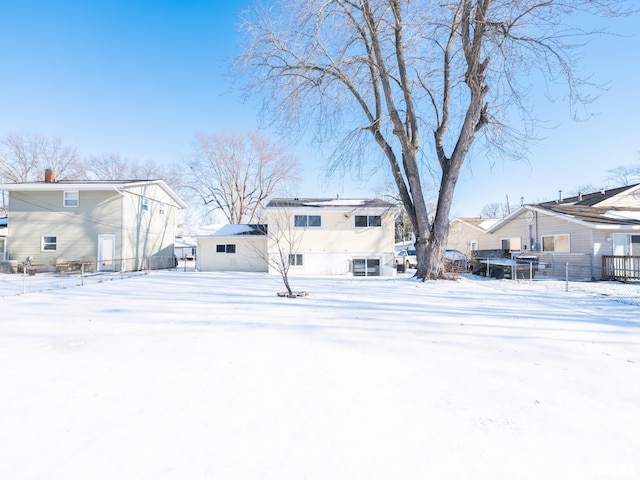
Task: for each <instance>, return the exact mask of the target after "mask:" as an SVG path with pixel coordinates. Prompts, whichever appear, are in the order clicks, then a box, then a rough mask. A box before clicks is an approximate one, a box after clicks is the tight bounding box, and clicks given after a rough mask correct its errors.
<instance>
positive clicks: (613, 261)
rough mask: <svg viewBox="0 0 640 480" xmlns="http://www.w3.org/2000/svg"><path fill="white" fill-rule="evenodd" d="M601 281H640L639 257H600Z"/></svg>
mask: <svg viewBox="0 0 640 480" xmlns="http://www.w3.org/2000/svg"><path fill="white" fill-rule="evenodd" d="M602 277H603V278H602V279H603V280H620V281H623V282H626V281H627V280H640V257H632V256H624V255H603V256H602Z"/></svg>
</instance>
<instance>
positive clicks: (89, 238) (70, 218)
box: [0, 171, 186, 271]
mask: <svg viewBox="0 0 640 480" xmlns="http://www.w3.org/2000/svg"><path fill="white" fill-rule="evenodd" d="M0 190H5V191H7V192H9V208H8V210H9V219H10V222H11V231H10V234H9V235H8V236H7V239H6V242H7V246H6V249H7V256H8V259H11V260H18V261H23V260H24V259H26V258H27V257H32V258H33V260H32V263H33V264H35V265H37V268H38V271H43V270H56V269H64V268H65V265H68V264H71V263H73V264H74V265H76V266H77V265H78V262H87V267H86V268H91V269H97V270H100V271H125V270H139V269H144V268H162V267H163V266H165V265H164V263H165V262H166V266H173V265H175V263H174V257H173V254H174V239H175V236H176V213H177V211H178V210H179V209H182V208H185V207H186V205H185V203H184V202H183V201H182V200H181V199H180V198H179V197H178V196H177V195H176V194H175V193H174V192H173V191H172V190H171V189H170V188H169V187H168V186H167V184H166V183H165V182H164V181H162V180H141V181H56V179H55V175H54V174H53V173H52V172H50V171H47V172H46V174H45V181H44V182H31V183H10V184H3V185H0Z"/></svg>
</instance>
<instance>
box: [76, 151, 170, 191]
mask: <svg viewBox="0 0 640 480" xmlns="http://www.w3.org/2000/svg"><path fill="white" fill-rule="evenodd" d="M84 170H85V177H86V178H87V179H88V180H154V179H162V180H165V181H166V182H167V183H168V184H170V183H173V184H177V183H179V182H178V181H177V179H176V178H175V177H176V175H177V174H176V172H175V166H174V165H164V166H161V165H159V164H158V163H156V162H155V161H153V160H147V161H145V162H139V161H137V160H132V159H130V158H127V157H123V156H122V155H121V154H119V153H117V152H111V153H104V154H102V155H90V156H88V157H87V159H86V160H85V169H84Z"/></svg>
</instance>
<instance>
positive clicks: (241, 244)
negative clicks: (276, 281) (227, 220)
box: [198, 235, 269, 272]
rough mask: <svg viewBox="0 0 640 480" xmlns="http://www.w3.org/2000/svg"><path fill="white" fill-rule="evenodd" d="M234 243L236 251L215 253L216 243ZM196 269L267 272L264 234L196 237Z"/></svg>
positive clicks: (205, 270) (206, 270)
mask: <svg viewBox="0 0 640 480" xmlns="http://www.w3.org/2000/svg"><path fill="white" fill-rule="evenodd" d="M218 244H234V245H235V246H236V253H217V252H216V245H218ZM198 270H200V271H204V272H211V271H220V272H267V271H268V270H269V267H268V263H267V238H266V236H252V235H247V236H241V235H237V236H220V237H216V236H213V237H200V238H198Z"/></svg>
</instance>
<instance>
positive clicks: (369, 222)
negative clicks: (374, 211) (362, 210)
mask: <svg viewBox="0 0 640 480" xmlns="http://www.w3.org/2000/svg"><path fill="white" fill-rule="evenodd" d="M363 217H364V218H365V219H366V225H358V219H359V218H363ZM372 219H373V222H372ZM376 219H378V220H379V221H376ZM376 224H377V225H376ZM354 225H355V227H356V228H367V227H373V228H382V215H355V218H354Z"/></svg>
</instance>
